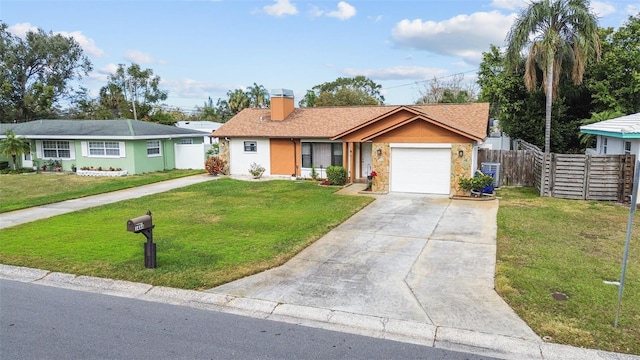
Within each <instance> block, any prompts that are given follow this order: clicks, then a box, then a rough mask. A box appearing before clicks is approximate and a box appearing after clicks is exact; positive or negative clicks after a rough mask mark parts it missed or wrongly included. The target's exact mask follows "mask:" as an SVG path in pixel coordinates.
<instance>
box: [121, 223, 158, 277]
mask: <svg viewBox="0 0 640 360" xmlns="http://www.w3.org/2000/svg"><path fill="white" fill-rule="evenodd" d="M154 227H155V225H153V221H152V219H151V211H147V215H142V216H138V217H137V218H133V219H130V220H127V231H130V232H133V233H136V234H137V233H142V234H143V235H144V236H145V237H146V238H147V242H146V243H145V244H144V266H145V267H146V268H148V269H154V268H155V267H156V244H155V243H154V242H153V228H154Z"/></svg>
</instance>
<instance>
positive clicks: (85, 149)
mask: <svg viewBox="0 0 640 360" xmlns="http://www.w3.org/2000/svg"><path fill="white" fill-rule="evenodd" d="M80 148H81V149H82V156H83V157H87V156H89V144H88V143H87V142H86V141H82V142H80Z"/></svg>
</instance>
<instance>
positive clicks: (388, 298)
mask: <svg viewBox="0 0 640 360" xmlns="http://www.w3.org/2000/svg"><path fill="white" fill-rule="evenodd" d="M497 210H498V202H497V200H491V201H463V200H451V199H449V198H447V197H437V196H427V195H421V194H400V193H391V194H388V195H385V196H380V197H379V198H377V199H376V200H375V201H374V202H373V203H371V204H370V205H369V206H367V207H366V208H365V209H363V210H362V211H360V212H359V213H357V214H356V215H354V216H353V217H352V218H350V219H349V220H347V221H346V222H344V223H343V224H341V225H340V226H339V227H337V228H335V229H334V230H332V231H331V232H329V233H328V234H327V235H325V236H324V237H323V238H321V239H319V240H318V241H317V242H315V243H314V244H313V245H311V246H309V247H308V248H307V249H305V250H304V251H302V252H301V253H300V254H298V255H297V256H296V257H294V258H293V259H291V260H290V261H289V262H287V263H286V264H284V265H283V266H281V267H278V268H275V269H271V270H269V271H265V272H263V273H260V274H257V275H253V276H249V277H246V278H244V279H240V280H237V281H234V282H232V283H228V284H225V285H222V286H219V287H216V288H214V289H211V290H209V292H211V293H217V294H228V295H234V296H237V297H243V298H253V299H261V300H268V301H274V302H278V303H283V304H293V305H302V306H308V307H314V308H321V309H329V310H339V311H344V312H347V313H353V314H362V315H371V316H377V317H383V318H389V319H397V320H405V321H411V322H418V323H424V324H429V325H433V326H435V327H438V328H443V329H446V328H453V329H459V330H470V331H473V332H479V333H484V334H492V335H501V336H507V337H515V338H520V339H525V340H533V341H536V342H537V341H540V339H539V337H538V336H537V335H536V334H535V333H534V332H533V331H532V330H531V329H530V328H529V327H528V326H527V325H526V323H524V321H522V320H521V319H520V318H519V317H518V316H517V315H516V314H515V313H514V312H513V311H512V310H511V308H510V307H509V306H508V305H507V304H506V303H505V302H504V301H503V300H502V298H500V297H499V296H498V295H497V294H496V292H495V291H494V289H493V287H494V283H493V280H494V272H495V253H496V227H497V225H496V215H497Z"/></svg>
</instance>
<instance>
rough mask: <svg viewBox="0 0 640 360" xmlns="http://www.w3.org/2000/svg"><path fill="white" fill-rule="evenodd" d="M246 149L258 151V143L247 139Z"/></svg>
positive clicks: (247, 150)
mask: <svg viewBox="0 0 640 360" xmlns="http://www.w3.org/2000/svg"><path fill="white" fill-rule="evenodd" d="M244 151H246V152H257V151H258V143H257V142H255V141H245V142H244Z"/></svg>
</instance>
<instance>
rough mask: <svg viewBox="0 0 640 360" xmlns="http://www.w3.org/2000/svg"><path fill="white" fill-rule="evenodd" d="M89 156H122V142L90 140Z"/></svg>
mask: <svg viewBox="0 0 640 360" xmlns="http://www.w3.org/2000/svg"><path fill="white" fill-rule="evenodd" d="M89 156H108V157H111V156H113V157H119V156H120V143H119V142H117V141H89Z"/></svg>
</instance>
